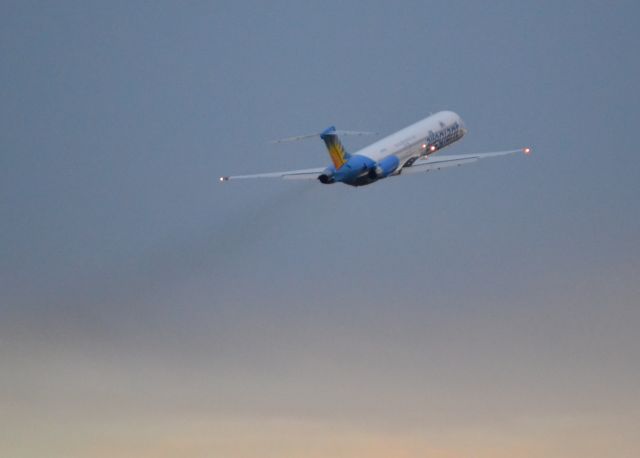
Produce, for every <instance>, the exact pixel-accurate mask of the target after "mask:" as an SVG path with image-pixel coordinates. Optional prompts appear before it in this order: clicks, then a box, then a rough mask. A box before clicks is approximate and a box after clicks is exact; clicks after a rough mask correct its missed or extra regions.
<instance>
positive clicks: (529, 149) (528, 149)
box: [522, 146, 531, 156]
mask: <svg viewBox="0 0 640 458" xmlns="http://www.w3.org/2000/svg"><path fill="white" fill-rule="evenodd" d="M522 152H523V153H524V154H526V155H527V156H528V155H529V154H531V148H529V147H528V146H527V147H526V148H522Z"/></svg>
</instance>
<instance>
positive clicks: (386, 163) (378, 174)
mask: <svg viewBox="0 0 640 458" xmlns="http://www.w3.org/2000/svg"><path fill="white" fill-rule="evenodd" d="M399 165H400V161H399V160H398V158H397V157H396V156H394V155H393V154H392V155H391V156H387V157H385V158H384V159H382V160H381V161H380V162H378V163H377V164H376V166H375V167H374V168H372V169H370V170H369V178H371V179H372V180H375V179H379V178H385V177H388V176H389V175H391V174H392V173H393V172H395V170H396V169H397V168H398V166H399Z"/></svg>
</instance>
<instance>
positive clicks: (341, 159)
mask: <svg viewBox="0 0 640 458" xmlns="http://www.w3.org/2000/svg"><path fill="white" fill-rule="evenodd" d="M320 138H321V139H322V140H323V141H324V144H325V145H326V146H327V151H328V152H329V156H331V161H332V162H333V166H334V167H335V168H336V170H338V169H339V168H340V167H342V166H343V165H344V164H345V162H347V161H348V160H349V153H347V152H346V150H345V149H344V146H342V142H341V141H340V139H339V138H338V132H337V131H336V128H335V126H331V127H329V128H328V129H325V130H324V131H322V133H321V134H320Z"/></svg>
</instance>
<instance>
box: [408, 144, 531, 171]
mask: <svg viewBox="0 0 640 458" xmlns="http://www.w3.org/2000/svg"><path fill="white" fill-rule="evenodd" d="M522 151H523V150H522V149H513V150H508V151H494V152H491V153H477V154H456V155H454V156H431V157H429V158H427V159H418V160H417V161H415V162H414V163H413V164H412V165H411V166H410V167H403V168H402V170H401V171H400V173H401V174H402V175H406V174H412V173H420V172H429V171H430V170H440V169H444V168H446V167H455V166H459V165H465V164H471V163H472V162H476V161H479V160H480V159H486V158H490V157H499V156H507V155H509V154H515V153H521V152H522Z"/></svg>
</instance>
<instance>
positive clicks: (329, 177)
mask: <svg viewBox="0 0 640 458" xmlns="http://www.w3.org/2000/svg"><path fill="white" fill-rule="evenodd" d="M335 172H336V171H335V169H334V168H333V167H328V168H326V169H324V171H323V172H322V173H321V174H320V176H318V180H319V181H320V183H323V184H331V183H333V182H334V181H335V179H334V178H333V174H334V173H335Z"/></svg>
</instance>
